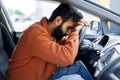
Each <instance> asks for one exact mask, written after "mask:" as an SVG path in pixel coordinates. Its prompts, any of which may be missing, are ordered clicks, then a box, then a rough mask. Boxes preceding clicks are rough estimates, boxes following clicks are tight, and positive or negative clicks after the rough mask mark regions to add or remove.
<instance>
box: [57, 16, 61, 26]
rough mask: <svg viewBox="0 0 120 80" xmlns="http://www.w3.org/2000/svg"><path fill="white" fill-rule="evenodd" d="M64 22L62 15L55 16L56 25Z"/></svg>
mask: <svg viewBox="0 0 120 80" xmlns="http://www.w3.org/2000/svg"><path fill="white" fill-rule="evenodd" d="M61 23H62V17H61V16H57V17H56V18H55V24H56V25H60V24H61Z"/></svg>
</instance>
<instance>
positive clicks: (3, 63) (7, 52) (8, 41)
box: [0, 23, 15, 80]
mask: <svg viewBox="0 0 120 80" xmlns="http://www.w3.org/2000/svg"><path fill="white" fill-rule="evenodd" d="M14 48H15V44H14V42H13V40H12V38H11V36H10V34H9V32H8V30H7V29H6V27H5V26H4V25H3V24H2V23H0V80H6V71H7V69H8V61H9V58H10V56H11V54H12V52H13V49H14Z"/></svg>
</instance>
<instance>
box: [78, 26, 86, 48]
mask: <svg viewBox="0 0 120 80" xmlns="http://www.w3.org/2000/svg"><path fill="white" fill-rule="evenodd" d="M86 31H87V27H85V26H83V28H82V29H81V31H80V32H79V46H81V44H82V42H83V40H84V38H85V34H86Z"/></svg>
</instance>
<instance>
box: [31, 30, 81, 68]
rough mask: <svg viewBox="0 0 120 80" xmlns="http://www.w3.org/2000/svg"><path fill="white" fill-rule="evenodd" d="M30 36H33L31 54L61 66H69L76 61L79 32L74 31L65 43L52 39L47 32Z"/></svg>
mask: <svg viewBox="0 0 120 80" xmlns="http://www.w3.org/2000/svg"><path fill="white" fill-rule="evenodd" d="M34 35H35V34H34ZM30 38H32V39H30V42H29V49H30V55H31V56H35V57H38V58H40V59H42V60H44V61H47V62H50V63H53V64H56V65H59V66H68V65H71V64H72V63H73V62H74V59H75V57H76V55H77V51H78V41H79V40H78V33H77V32H72V33H71V34H70V35H69V37H68V39H67V40H66V43H65V44H64V45H60V44H58V43H56V42H54V41H52V40H50V39H49V38H48V37H47V36H46V34H39V35H37V36H35V37H30Z"/></svg>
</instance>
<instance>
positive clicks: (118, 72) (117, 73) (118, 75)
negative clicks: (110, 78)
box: [114, 69, 120, 79]
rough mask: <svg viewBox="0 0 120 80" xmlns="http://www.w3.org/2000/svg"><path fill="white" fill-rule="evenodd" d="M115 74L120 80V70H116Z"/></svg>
mask: <svg viewBox="0 0 120 80" xmlns="http://www.w3.org/2000/svg"><path fill="white" fill-rule="evenodd" d="M114 74H115V75H116V76H117V77H118V78H119V79H120V69H118V70H116V71H115V72H114Z"/></svg>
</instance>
